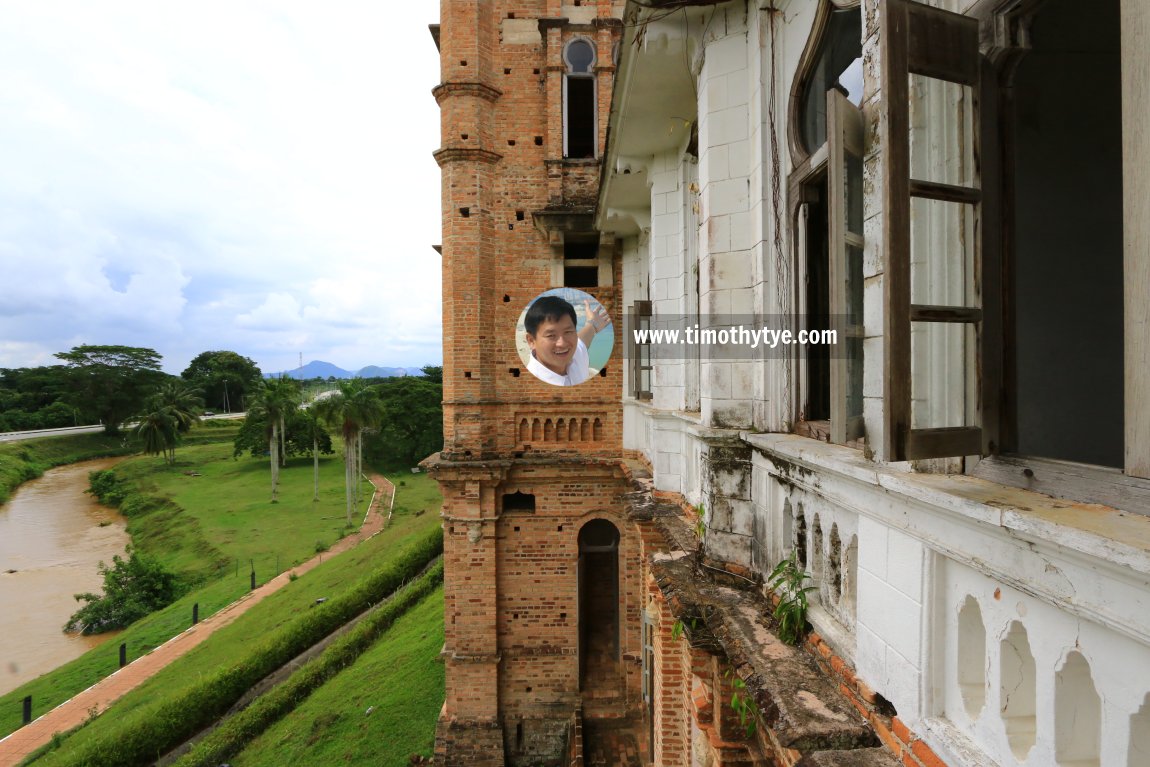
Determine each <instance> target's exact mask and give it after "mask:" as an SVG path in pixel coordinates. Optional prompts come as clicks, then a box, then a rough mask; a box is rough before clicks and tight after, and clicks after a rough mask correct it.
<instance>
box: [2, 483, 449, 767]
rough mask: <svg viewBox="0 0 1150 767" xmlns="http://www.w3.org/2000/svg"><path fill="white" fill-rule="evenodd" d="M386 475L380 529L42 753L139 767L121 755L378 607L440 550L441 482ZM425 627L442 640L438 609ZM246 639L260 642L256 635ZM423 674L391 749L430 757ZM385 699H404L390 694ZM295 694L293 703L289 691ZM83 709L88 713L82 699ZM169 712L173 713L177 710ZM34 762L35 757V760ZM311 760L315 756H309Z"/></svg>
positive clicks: (157, 748)
mask: <svg viewBox="0 0 1150 767" xmlns="http://www.w3.org/2000/svg"><path fill="white" fill-rule="evenodd" d="M390 479H391V480H392V482H394V484H395V485H397V486H398V493H397V500H396V503H395V510H394V516H393V517H392V520H391V522H389V523H388V525H387V528H386V529H385V530H384V531H383V532H381V533H379V534H378V535H376V536H374V537H372V538H370V539H369V540H367V541H364V542H363V543H361V544H360V545H358V546H356V547H354V548H352V549H351V550H350V551H347V552H346V553H344V554H342V555H340V556H334V551H333V552H328V553H325V554H324V556H323V563H322V564H320V565H319V566H317V567H316V569H315V570H314V571H312V572H309V573H307V574H305V575H302V576H301V577H298V578H292V577H291V575H290V574H289V575H286V576H282V577H281V579H280V581H279V583H280V584H281V585H282V588H280V589H279V590H278V591H276V592H275V593H269V594H268V596H267V598H266V599H265V600H263V601H262V602H260V603H259V604H255V605H253V606H252V607H251V609H250V611H248V612H247V614H245V615H244V616H243V617H241V618H239V619H237V620H235V621H234V622H233V623H231V624H230V625H228V626H227V627H226V628H224V629H222V630H220V631H219V632H218V633H217V634H216V635H214V636H213V637H212V638H211V639H210V640H209V641H207V642H204V643H203V644H201V645H200V646H198V647H197V648H195V649H194V650H193V651H192V652H189V653H188V654H187V655H185V656H183V657H181V658H180V659H179V660H177V661H176V662H175V663H173V664H172V665H170V666H168V667H166V668H164V669H163V670H162V671H160V672H158V673H157V674H156V675H155V676H153V677H151V678H150V679H148V680H147V681H146V682H145V683H144V684H143V685H141V686H140V687H139V688H138V689H136V690H134V691H133V692H131V693H129V694H128V695H127V696H125V697H124V698H123V699H121V700H120V701H119V702H117V703H116V704H115V705H114V706H113V707H112V709H111V710H110V712H109V715H105V716H100V717H97V718H95V719H94V720H91V721H89V722H87V723H86V724H85V725H84V726H83V727H81V728H80V729H79V730H78V731H76V732H75V733H72V734H69V735H67V736H66V737H63V738H60V739H54V741H55V742H57V743H58V745H59V748H58V750H56V751H54V752H52V753H49V754H45V755H44V756H43V763H44V764H45V765H48V764H52V765H81V764H83V765H92V764H105V763H106V764H116V763H143V761H142V760H135V759H131V758H129V759H127V760H126V761H125V757H124V754H125V753H127V752H128V751H130V750H131V749H132V748H136V747H139V748H142V749H144V750H145V751H147V750H148V749H154V750H151V751H149V753H161V752H162V751H164V750H167V749H169V748H172V747H173V746H174V745H175V744H176V743H178V742H179V741H180V740H182V739H183V738H184V737H187V734H190V733H192V732H195V731H196V730H197V729H199V727H202V726H204V724H206V723H207V721H206V720H203V721H201V719H200V717H202V716H210V715H213V714H212V713H211V712H208V711H207V708H211V709H212V712H217V711H222V710H225V709H226V708H227V707H229V706H230V703H229V701H230V700H231V696H232V695H233V693H234V694H242V692H243V691H245V690H246V689H248V688H249V687H250V686H251V685H252V684H255V683H256V682H257V681H258V680H260V679H262V678H264V677H265V675H266V674H267V673H268V671H269V670H273V669H274V668H279V667H280V666H282V664H283V663H284V662H286V661H287V660H290V659H291V658H294V657H296V656H297V655H298V653H299V652H301V651H302V650H303V649H305V648H306V647H310V646H312V645H313V644H314V642H315V641H316V640H317V639H318V638H321V637H322V636H325V635H327V634H328V633H329V632H330V631H331V630H333V629H334V628H336V627H337V626H339V625H341V624H343V623H345V622H346V621H347V620H349V619H351V618H352V617H354V616H355V615H358V614H360V612H361V611H362V610H363V609H365V608H367V607H369V606H370V605H372V604H378V603H379V602H380V600H381V597H382V596H384V595H386V594H388V593H391V592H392V590H393V589H394V588H395V587H396V586H398V585H399V584H400V582H401V581H410V580H411V579H412V577H413V576H414V574H415V573H416V572H418V570H419V569H420V564H419V563H421V562H424V561H426V560H427V559H428V558H429V557H431V556H434V554H435V553H436V552H437V551H438V550H439V548H440V547H441V546H442V544H441V543H440V542H439V541H441V533H440V531H439V522H440V520H439V515H438V514H437V513H435V512H436V511H437V510H438V508H439V503H440V499H439V494H438V488H437V487H436V485H435V483H434V482H433V481H431V480H430V479H429V478H427V477H425V476H420V477H418V478H412V477H411V475H410V474H408V475H407V478H405V477H404V476H403V475H390ZM382 511H383V512H386V511H387V509H386V508H384V509H383V510H382ZM345 545H347V544H341V546H340V547H341V548H343V547H344V546H345ZM401 563H405V564H401ZM412 567H414V568H415V569H412ZM397 568H398V569H397ZM296 572H297V573H298V572H302V569H300V570H297V571H296ZM400 573H402V574H400ZM263 590H264V589H261V590H260V591H263ZM253 596H255V595H253ZM440 604H442V603H440ZM436 617H438V620H435V618H436ZM424 623H425V624H427V625H425V626H424V628H423V630H422V631H421V636H422V637H424V638H425V639H426V638H427V637H426V634H427V632H428V631H435V630H437V631H438V632H440V637H442V612H441V608H440V609H439V610H433V612H432V614H431V617H430V618H429V619H427V620H426V621H424ZM253 637H258V638H259V641H258V642H257V641H253ZM439 641H440V643H441V641H442V640H441V639H440V640H439ZM436 647H438V645H436ZM393 660H394V656H393ZM338 665H339V666H341V667H342V666H343V665H346V664H344V663H340V664H338ZM129 668H130V667H129ZM422 673H424V674H425V675H428V676H426V679H425V683H424V684H422V685H420V686H419V687H410V688H406V689H405V690H404V692H405V693H406V694H407V698H408V699H409V700H406V701H402V702H399V703H397V705H396V709H395V711H393V712H392V716H395V717H399V718H405V717H407V716H408V713H409V708H410V706H412V705H415V702H416V701H417V700H420V699H422V698H424V697H426V696H427V695H428V694H429V693H430V694H432V695H434V696H435V699H436V700H435V702H434V705H433V706H430V707H429V711H430V713H429V714H428V715H427V716H423V717H421V718H420V719H419V724H418V726H416V725H415V723H412V725H411V727H412V728H413V732H412V734H411V736H410V737H409V738H403V739H401V740H402V741H403V742H402V743H400V742H396V743H395V747H396V748H402V749H406V751H405V753H413V752H417V751H420V752H424V753H430V748H431V741H432V737H433V733H434V727H435V717H436V715H437V713H438V708H439V705H440V704H441V702H442V685H443V679H442V675H443V669H442V666H441V665H440V664H439V663H437V662H435V659H433V660H432V661H431V662H430V663H429V664H428V665H427V668H425V669H423V672H422ZM342 676H343V675H340V677H342ZM293 678H294V677H293ZM337 678H339V677H337ZM361 684H362V685H364V686H366V687H368V688H372V689H374V687H375V685H374V682H373V681H372V680H363V681H362V682H361ZM223 688H227V689H226V690H224V689H223ZM321 689H322V688H321ZM390 697H391V698H402V697H403V696H402V695H398V694H392V695H391V696H390ZM292 698H293V701H296V702H298V700H297V699H296V698H295V696H294V695H293V696H292ZM4 705H6V701H5V700H3V699H0V711H2V710H3V708H4ZM81 709H84V711H83V712H82V713H86V708H85V707H84V706H83V705H81ZM174 711H178V712H179V714H178V715H175V714H174V713H173V712H174ZM360 714H361V715H362V711H360ZM214 715H218V713H217V714H214ZM176 730H178V731H179V732H176ZM185 731H186V732H185ZM397 734H398V733H396V732H389V733H387V736H388V737H390V738H391V739H392V740H395V739H396V735H397ZM133 753H134V752H133ZM337 761H338V763H343V761H342V760H337ZM40 763H41V761H40V760H37V762H36V764H40ZM215 763H217V762H212V764H215ZM281 763H282V762H281ZM334 763H336V762H332V764H334ZM309 764H316V765H319V764H322V762H316V761H314V760H313V761H311V762H309Z"/></svg>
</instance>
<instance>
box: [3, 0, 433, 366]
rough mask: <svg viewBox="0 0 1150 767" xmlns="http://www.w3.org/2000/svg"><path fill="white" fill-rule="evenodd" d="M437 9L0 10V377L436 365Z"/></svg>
mask: <svg viewBox="0 0 1150 767" xmlns="http://www.w3.org/2000/svg"><path fill="white" fill-rule="evenodd" d="M438 16H439V9H438V3H435V2H431V1H430V0H425V1H424V2H415V3H388V2H380V0H332V2H325V3H317V2H313V1H312V0H299V1H296V0H267V1H263V0H223V1H216V0H200V1H199V2H195V3H189V2H175V1H174V0H161V1H159V2H157V1H156V0H145V1H142V2H125V1H122V0H100V1H99V2H91V1H90V0H68V1H65V0H36V1H35V2H26V1H25V0H0V367H26V366H35V365H47V364H53V363H55V362H56V360H55V359H54V358H53V357H52V354H53V353H54V352H57V351H65V350H67V349H69V348H71V347H72V346H76V345H79V344H122V345H128V346H145V347H150V348H153V349H155V350H157V351H158V352H160V353H161V354H162V355H163V356H164V368H165V370H167V371H169V372H172V373H178V372H179V371H181V370H182V369H183V368H184V367H185V366H186V365H187V363H188V361H189V360H190V359H191V358H192V357H194V356H195V355H196V354H198V353H200V352H202V351H206V350H211V349H230V350H234V351H237V352H239V353H240V354H243V355H246V356H248V357H251V358H252V359H254V360H255V361H256V363H257V364H259V366H260V367H261V368H262V369H263V370H264V372H272V371H278V370H284V369H289V368H294V367H296V366H297V365H298V362H299V355H300V354H301V353H302V354H303V359H304V361H305V362H307V361H309V360H313V359H321V360H326V361H328V362H333V363H335V364H336V365H339V366H341V367H344V368H348V369H358V368H360V367H362V366H365V365H386V366H411V367H418V366H420V365H423V364H427V363H438V362H439V361H440V360H441V359H442V355H441V351H440V301H439V291H440V261H439V256H438V255H437V254H436V253H435V252H434V251H433V250H432V249H431V246H432V245H433V244H436V243H438V242H439V239H440V234H439V200H438V197H439V169H438V168H437V166H436V165H435V161H434V160H433V159H432V157H431V153H432V151H433V150H434V149H435V148H436V147H437V146H438V144H439V123H438V119H439V116H438V109H437V107H436V105H435V101H434V99H433V98H432V96H431V93H430V91H431V88H432V87H433V86H434V85H435V84H436V83H437V82H438V80H439V77H438V75H439V69H438V59H437V54H436V51H435V45H434V43H433V42H432V39H431V36H430V34H429V33H428V31H427V25H428V24H429V23H433V22H436V21H437V20H438Z"/></svg>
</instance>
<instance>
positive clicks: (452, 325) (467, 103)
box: [429, 0, 641, 766]
mask: <svg viewBox="0 0 1150 767" xmlns="http://www.w3.org/2000/svg"><path fill="white" fill-rule="evenodd" d="M621 7H622V4H621V3H613V2H610V0H583V2H579V0H573V4H567V3H561V2H560V0H498V1H496V0H490V1H486V0H485V1H479V0H443V2H442V8H441V19H442V22H441V25H440V26H438V27H433V28H432V32H433V35H434V36H435V39H436V44H437V45H438V47H439V49H440V57H441V58H440V60H441V83H440V85H438V86H437V87H436V88H435V89H434V95H435V98H436V101H437V102H438V104H439V107H440V111H441V126H442V128H441V133H442V144H441V148H440V149H439V150H438V151H437V152H436V153H435V156H436V160H437V161H438V163H439V166H440V168H441V171H442V182H443V193H442V216H443V245H442V254H443V332H444V344H443V367H444V377H443V381H444V386H443V397H444V422H443V430H444V447H443V451H442V453H440V454H439V455H437V456H435V457H434V458H433V459H430V461H429V468H430V469H431V471H432V472H433V473H434V476H435V477H436V479H437V480H438V481H439V483H440V486H441V488H442V491H443V498H444V506H443V526H444V534H445V535H444V537H445V544H444V546H445V559H446V568H447V571H446V585H445V589H446V615H445V623H446V643H445V645H444V650H443V658H444V662H445V664H446V668H447V700H446V703H445V705H444V708H443V712H442V714H441V718H440V722H439V727H438V731H437V738H436V751H437V754H438V759H439V760H440V763H442V764H445V765H455V764H467V765H500V766H502V765H504V764H508V765H520V764H522V765H527V764H531V765H535V764H539V763H551V762H552V760H562V759H565V758H566V754H567V752H568V750H570V749H574V748H577V747H579V742H580V740H581V738H580V737H576V735H575V733H576V732H577V731H578V729H579V723H580V722H581V721H582V717H584V716H585V717H587V718H588V719H593V718H596V717H600V718H602V717H619V718H622V717H626V716H627V715H628V714H629V713H632V712H633V711H634V710H636V709H637V707H638V706H639V705H640V704H639V697H640V693H639V687H640V667H639V663H638V659H639V654H640V641H641V640H640V632H641V626H640V622H639V621H640V606H639V604H638V595H639V593H640V591H641V589H640V584H639V578H640V576H639V571H638V560H639V556H638V546H639V542H638V540H637V538H638V534H637V533H636V532H635V531H634V529H633V528H628V526H627V525H625V524H624V522H623V519H622V504H621V501H620V496H621V494H622V493H623V492H625V491H626V489H627V484H626V482H625V478H624V470H623V468H622V466H621V463H620V459H621V457H622V440H621V431H622V411H621V404H620V391H621V388H622V380H621V371H622V367H623V366H622V353H621V350H620V349H621V342H622V333H621V328H622V322H621V321H620V319H621V318H620V307H619V306H617V305H616V299H617V296H618V295H621V289H620V279H621V273H620V267H619V260H618V258H617V256H616V253H615V243H614V241H613V240H612V239H610V238H601V237H600V235H599V234H598V233H597V232H595V231H594V229H593V227H592V223H591V221H592V215H593V212H594V206H595V201H596V195H597V190H598V183H599V173H600V165H601V162H600V158H601V156H602V153H603V147H604V143H605V137H606V126H607V118H608V112H609V107H610V102H611V87H612V81H613V76H614V61H615V55H616V50H615V46H616V44H617V41H618V40H619V37H620V31H621V23H620V21H619V15H620V13H621ZM556 287H578V288H579V289H581V290H583V291H585V292H587V293H589V294H591V295H593V296H594V297H595V298H597V299H598V300H599V301H600V302H601V303H602V304H603V305H604V306H605V307H606V308H607V309H608V311H609V313H610V314H611V316H612V318H613V319H614V331H613V332H614V334H615V335H614V352H613V354H612V356H611V359H610V360H609V361H608V362H607V364H606V365H605V366H604V367H603V369H602V370H601V371H599V375H597V376H596V377H594V378H592V379H591V380H588V381H586V382H585V383H582V384H580V385H578V386H574V387H556V386H551V385H549V384H547V383H544V382H542V381H540V380H537V379H536V378H535V377H534V376H532V375H531V374H529V373H528V371H527V370H526V369H525V366H524V363H523V362H522V360H521V357H520V355H519V353H518V351H517V348H516V324H517V321H518V319H519V317H520V314H521V312H522V311H523V310H524V309H525V307H526V306H527V305H528V303H529V302H530V301H531V300H532V299H533V298H535V297H536V296H537V295H539V294H540V293H542V292H543V291H545V290H548V289H551V288H556ZM564 763H565V762H564Z"/></svg>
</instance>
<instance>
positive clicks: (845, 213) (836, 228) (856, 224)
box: [827, 88, 863, 445]
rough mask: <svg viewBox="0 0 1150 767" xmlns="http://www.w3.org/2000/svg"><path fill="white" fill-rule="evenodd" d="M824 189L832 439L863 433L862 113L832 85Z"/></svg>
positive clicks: (829, 99)
mask: <svg viewBox="0 0 1150 767" xmlns="http://www.w3.org/2000/svg"><path fill="white" fill-rule="evenodd" d="M827 149H828V151H827V189H828V195H827V197H828V213H827V215H828V217H829V229H830V238H829V242H830V248H829V250H830V269H829V272H830V313H831V325H832V327H834V328H835V329H836V330H837V331H838V333H839V336H840V338H839V339H838V341H839V343H838V347H837V348H836V349H835V351H834V352H832V355H831V365H830V368H831V369H830V374H831V376H830V377H831V380H830V395H831V396H830V400H831V403H830V404H831V441H832V442H835V443H837V444H840V445H841V444H843V443H845V442H847V441H848V440H854V439H858V438H859V437H861V436H862V435H863V412H862V364H863V354H862V343H863V307H862V287H863V285H862V281H863V276H862V258H863V212H862V211H863V207H862V188H863V184H862V173H863V170H862V169H863V120H862V113H861V112H860V111H859V110H858V108H857V107H855V105H854V104H852V103H850V101H849V100H847V97H846V95H844V94H843V92H842V91H840V90H838V89H837V88H831V89H830V90H829V91H827Z"/></svg>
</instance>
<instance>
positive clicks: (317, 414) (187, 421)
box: [136, 378, 384, 525]
mask: <svg viewBox="0 0 1150 767" xmlns="http://www.w3.org/2000/svg"><path fill="white" fill-rule="evenodd" d="M301 400H302V392H301V391H300V388H299V385H298V384H297V383H296V381H294V380H292V379H291V378H267V379H264V380H263V382H262V385H261V387H260V389H259V390H258V391H257V392H256V394H255V396H254V398H253V399H252V400H249V402H250V405H249V408H248V417H249V418H258V419H261V420H263V421H264V423H265V424H266V428H267V440H268V454H269V456H270V458H271V475H272V498H271V500H272V503H277V502H278V493H279V478H280V468H281V467H282V466H283V465H285V463H286V450H285V447H286V439H287V436H286V428H285V427H286V422H287V416H288V414H289V413H291V412H292V410H294V409H296V408H299V407H300V405H301ZM203 406H204V402H203V399H202V398H201V397H200V391H199V390H198V389H195V388H192V387H190V386H188V385H187V384H184V383H181V382H178V381H170V382H167V383H165V384H163V385H162V386H161V387H160V388H159V389H158V390H156V392H155V393H154V394H152V396H151V397H149V398H148V400H147V401H146V403H145V407H144V412H143V414H141V415H140V417H139V422H138V423H137V425H136V434H137V435H138V436H139V437H140V439H141V441H142V443H143V447H144V453H146V454H147V455H162V456H163V457H164V460H165V461H166V462H167V463H168V464H169V465H171V464H173V463H175V460H176V445H177V444H178V443H179V441H180V437H181V436H182V435H183V434H186V433H187V431H188V430H189V429H190V428H191V427H192V425H193V424H195V423H197V422H199V420H200V413H201V412H203ZM305 407H306V421H305V423H306V425H307V429H308V435H309V436H310V437H311V441H312V461H313V469H314V483H313V484H314V491H313V496H312V500H313V501H318V500H319V444H320V438H321V436H322V435H323V430H324V426H325V425H327V426H331V427H332V428H336V429H338V430H339V432H340V434H341V436H342V437H343V454H344V491H345V497H346V514H347V524H348V525H351V524H352V519H353V512H354V509H355V508H356V506H357V505H358V504H359V502H360V501H361V500H362V493H361V488H360V482H359V477H360V475H361V474H362V473H363V435H364V433H365V432H367V431H369V430H371V429H376V428H379V425H380V421H381V420H382V418H383V412H384V406H383V401H382V400H381V399H380V397H379V392H378V391H377V390H376V389H375V388H374V387H372V386H368V385H367V384H366V383H364V382H363V381H362V380H360V379H354V378H353V379H349V380H346V381H340V382H339V388H338V389H336V390H335V391H333V392H330V393H326V395H321V396H320V397H319V398H317V399H315V400H313V401H312V402H311V403H309V404H308V405H306V406H305Z"/></svg>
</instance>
